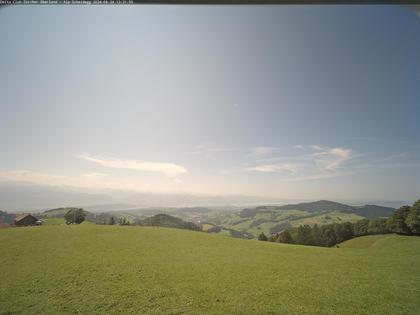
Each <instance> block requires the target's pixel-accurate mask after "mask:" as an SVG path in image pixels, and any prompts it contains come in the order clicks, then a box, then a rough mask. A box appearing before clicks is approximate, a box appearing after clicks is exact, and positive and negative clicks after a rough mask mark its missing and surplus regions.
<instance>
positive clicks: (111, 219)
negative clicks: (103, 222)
mask: <svg viewBox="0 0 420 315" xmlns="http://www.w3.org/2000/svg"><path fill="white" fill-rule="evenodd" d="M114 224H115V219H114V217H111V218H110V219H109V225H114Z"/></svg>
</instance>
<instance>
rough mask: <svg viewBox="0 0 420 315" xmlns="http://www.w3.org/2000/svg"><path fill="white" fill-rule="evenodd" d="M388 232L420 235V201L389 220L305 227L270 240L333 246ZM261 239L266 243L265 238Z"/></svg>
mask: <svg viewBox="0 0 420 315" xmlns="http://www.w3.org/2000/svg"><path fill="white" fill-rule="evenodd" d="M388 233H397V234H402V235H419V236H420V200H418V201H417V202H415V203H414V204H413V205H412V206H411V207H410V206H402V207H401V208H399V209H397V210H395V211H394V213H393V214H392V216H391V217H389V218H380V219H363V220H360V221H358V222H356V223H351V222H345V223H333V224H326V225H321V226H318V225H317V224H315V225H314V226H309V225H303V226H302V225H301V226H299V227H297V228H292V229H287V230H285V231H283V232H281V233H279V234H275V235H272V236H270V237H269V238H268V241H271V242H279V243H289V244H300V245H312V246H324V247H331V246H334V245H336V244H338V243H341V242H344V241H346V240H349V239H351V238H354V237H357V236H364V235H374V234H388ZM264 236H265V235H264ZM258 239H260V240H264V237H261V238H260V237H259V238H258Z"/></svg>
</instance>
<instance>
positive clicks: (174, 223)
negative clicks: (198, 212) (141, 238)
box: [139, 213, 200, 231]
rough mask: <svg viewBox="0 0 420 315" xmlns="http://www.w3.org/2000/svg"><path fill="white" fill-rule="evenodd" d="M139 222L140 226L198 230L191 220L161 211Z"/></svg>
mask: <svg viewBox="0 0 420 315" xmlns="http://www.w3.org/2000/svg"><path fill="white" fill-rule="evenodd" d="M139 224H140V225H142V226H161V227H172V228H178V229H186V230H195V231H198V230H200V228H199V227H198V226H197V225H195V224H194V223H192V222H186V221H184V220H182V219H180V218H176V217H173V216H170V215H167V214H163V213H161V214H157V215H154V216H152V217H149V218H146V219H144V220H141V221H140V222H139Z"/></svg>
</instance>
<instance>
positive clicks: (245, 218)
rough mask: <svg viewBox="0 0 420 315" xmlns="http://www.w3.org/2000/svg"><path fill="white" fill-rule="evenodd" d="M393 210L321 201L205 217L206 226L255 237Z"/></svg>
mask: <svg viewBox="0 0 420 315" xmlns="http://www.w3.org/2000/svg"><path fill="white" fill-rule="evenodd" d="M393 211H394V209H393V208H389V207H383V206H376V205H365V206H349V205H346V204H342V203H338V202H333V201H328V200H320V201H315V202H306V203H298V204H288V205H284V206H272V205H269V206H259V207H255V208H246V209H243V210H241V211H240V212H238V213H234V214H227V215H219V216H215V217H213V218H211V217H210V218H206V221H205V223H206V224H213V225H215V226H219V227H220V228H222V229H227V230H235V231H238V232H240V233H243V234H244V233H247V234H249V235H251V236H253V237H256V236H258V235H259V234H260V233H264V234H266V235H272V234H276V233H279V232H281V231H283V230H286V229H289V228H291V227H298V226H299V225H305V224H308V225H314V224H318V225H323V224H331V223H342V222H356V221H359V220H361V219H364V218H369V219H371V218H377V217H387V216H389V215H391V214H392V212H393ZM212 231H214V232H216V233H217V232H219V231H218V230H217V229H213V230H210V232H212Z"/></svg>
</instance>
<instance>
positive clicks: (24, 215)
mask: <svg viewBox="0 0 420 315" xmlns="http://www.w3.org/2000/svg"><path fill="white" fill-rule="evenodd" d="M29 216H30V217H32V218H34V219H35V220H37V218H35V217H34V216H33V215H31V214H30V213H22V214H18V215H16V217H15V222H18V221H20V220H22V219H24V218H26V217H29Z"/></svg>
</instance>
